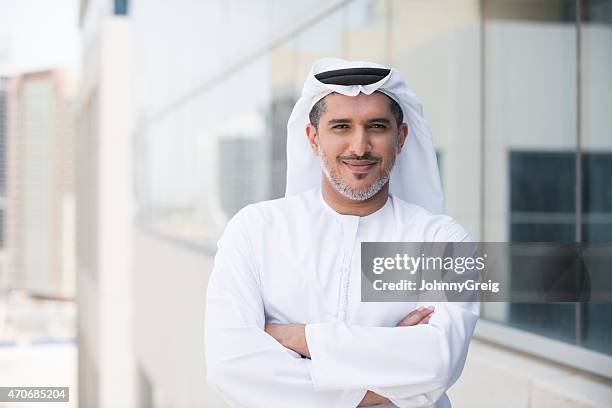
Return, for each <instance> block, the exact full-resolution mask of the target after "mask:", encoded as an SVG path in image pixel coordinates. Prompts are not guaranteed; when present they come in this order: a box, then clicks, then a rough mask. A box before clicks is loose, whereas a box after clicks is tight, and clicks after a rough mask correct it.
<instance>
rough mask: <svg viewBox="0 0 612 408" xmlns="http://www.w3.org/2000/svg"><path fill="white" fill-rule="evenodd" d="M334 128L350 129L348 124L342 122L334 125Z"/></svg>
mask: <svg viewBox="0 0 612 408" xmlns="http://www.w3.org/2000/svg"><path fill="white" fill-rule="evenodd" d="M332 129H348V125H347V124H345V123H340V124H337V125H334V126H332Z"/></svg>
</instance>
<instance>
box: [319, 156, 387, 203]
mask: <svg viewBox="0 0 612 408" xmlns="http://www.w3.org/2000/svg"><path fill="white" fill-rule="evenodd" d="M392 157H393V158H392V161H391V165H390V166H389V167H388V168H387V169H384V170H383V171H382V172H381V174H379V176H378V178H377V179H376V181H374V183H372V184H371V185H370V186H369V187H366V188H365V189H362V190H358V189H355V188H353V187H351V186H349V185H348V184H347V183H346V182H345V181H344V180H343V179H342V177H341V176H340V174H339V173H338V172H336V171H335V170H334V169H333V168H332V166H330V163H329V161H328V158H327V155H326V154H325V152H324V151H323V149H322V148H321V146H320V145H319V161H320V162H321V168H322V169H323V173H325V176H326V177H327V180H328V181H329V183H330V184H331V185H332V186H333V187H334V188H335V189H336V191H338V192H339V193H340V194H341V195H342V196H344V197H346V198H348V199H349V200H352V201H365V200H369V199H370V198H372V197H374V196H375V195H376V194H377V193H378V192H379V191H380V190H381V189H382V188H383V187H384V186H385V185H386V184H387V183H388V182H389V178H390V176H391V170H392V169H393V166H394V165H395V155H393V156H392Z"/></svg>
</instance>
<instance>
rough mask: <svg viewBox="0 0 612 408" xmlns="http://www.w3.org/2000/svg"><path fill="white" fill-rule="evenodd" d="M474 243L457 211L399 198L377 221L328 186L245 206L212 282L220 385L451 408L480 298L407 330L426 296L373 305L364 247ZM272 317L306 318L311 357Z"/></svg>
mask: <svg viewBox="0 0 612 408" xmlns="http://www.w3.org/2000/svg"><path fill="white" fill-rule="evenodd" d="M469 239H470V238H469V235H468V233H467V232H466V231H465V230H464V229H463V228H462V227H461V226H460V225H459V224H458V223H456V222H455V221H453V220H452V219H451V218H450V217H448V216H444V215H433V214H431V213H430V212H428V211H427V210H425V209H423V208H422V207H419V206H416V205H412V204H408V203H406V202H404V201H401V200H399V199H397V198H395V197H393V196H390V198H389V199H388V200H387V202H386V204H385V205H384V206H383V207H382V208H381V209H379V210H377V211H376V212H374V213H372V214H370V215H368V216H365V217H359V216H353V215H341V214H338V213H337V212H336V211H334V210H333V209H332V208H331V207H329V205H328V204H327V203H326V202H325V201H324V199H323V197H322V195H321V190H320V189H316V190H309V191H306V192H303V193H300V194H297V195H294V196H290V197H286V198H282V199H278V200H273V201H266V202H261V203H257V204H253V205H249V206H247V207H245V208H244V209H242V210H241V211H240V212H239V213H238V214H236V215H235V216H234V217H233V218H232V220H231V221H230V222H229V223H228V225H227V227H226V229H225V232H224V234H223V236H222V238H221V239H220V241H219V244H218V251H217V255H216V257H215V266H214V270H213V272H212V276H211V278H210V282H209V286H208V294H207V306H206V320H205V332H206V335H205V347H206V362H207V377H208V381H209V383H211V384H212V385H213V386H214V387H215V388H216V389H217V390H218V391H219V392H220V393H221V395H222V396H223V397H224V398H225V399H226V401H228V402H229V404H230V405H231V406H232V407H246V408H259V407H261V408H271V407H279V408H287V407H291V408H301V407H304V408H305V407H309V408H311V407H322V408H328V407H338V408H340V407H346V408H349V407H351V408H352V407H356V406H357V405H358V404H359V402H360V401H361V399H362V398H363V396H364V395H365V393H366V391H367V390H372V391H374V392H376V393H378V394H380V395H383V396H385V397H387V398H389V399H390V400H391V401H392V402H393V403H394V404H395V405H392V404H389V405H386V406H389V407H392V406H399V407H428V406H435V407H450V402H449V399H448V397H447V396H446V393H445V392H446V390H447V389H448V388H449V387H450V386H451V385H452V384H453V383H454V382H455V381H456V380H457V379H458V378H459V375H460V374H461V371H462V369H463V365H464V363H465V359H466V355H467V351H468V345H469V341H470V338H471V336H472V333H473V330H474V327H475V325H476V321H477V320H478V316H479V306H480V305H479V304H478V303H435V306H436V309H435V312H434V314H433V316H432V318H431V320H430V322H429V324H421V325H417V326H410V327H395V326H396V324H397V323H398V322H399V321H400V320H401V319H403V318H404V317H405V316H406V315H407V314H408V313H409V312H411V311H412V310H413V309H415V308H416V307H418V306H421V303H415V302H410V303H408V302H405V303H401V302H378V303H362V302H361V289H360V288H361V286H360V285H361V284H360V282H361V272H360V259H361V254H360V252H361V246H360V243H361V242H362V241H412V242H424V241H439V242H459V241H467V240H469ZM429 304H431V303H423V305H429ZM266 323H303V324H306V340H307V343H308V347H309V349H310V353H311V359H306V358H302V357H301V356H300V355H299V354H297V353H295V352H293V351H291V350H289V349H287V348H285V347H283V346H282V345H280V343H278V342H277V341H276V340H275V339H274V338H272V337H271V336H269V335H268V334H267V333H265V331H264V325H265V324H266ZM436 401H437V402H436Z"/></svg>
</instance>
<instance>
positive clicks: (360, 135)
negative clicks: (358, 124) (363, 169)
mask: <svg viewBox="0 0 612 408" xmlns="http://www.w3.org/2000/svg"><path fill="white" fill-rule="evenodd" d="M349 149H350V153H351V154H354V155H356V156H363V155H364V154H366V153H368V152H370V151H371V149H372V145H371V144H370V137H369V135H368V132H367V131H366V130H365V129H363V128H357V129H355V131H354V132H353V134H352V135H351V142H350V146H349Z"/></svg>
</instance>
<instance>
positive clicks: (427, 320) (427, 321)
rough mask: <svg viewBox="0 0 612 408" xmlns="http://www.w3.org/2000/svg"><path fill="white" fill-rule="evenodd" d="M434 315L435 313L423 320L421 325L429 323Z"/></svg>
mask: <svg viewBox="0 0 612 408" xmlns="http://www.w3.org/2000/svg"><path fill="white" fill-rule="evenodd" d="M432 315H433V313H432V314H430V315H429V316H427V317H426V318H424V319H423V320H421V321H420V322H419V324H427V323H429V319H431V316H432Z"/></svg>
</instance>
